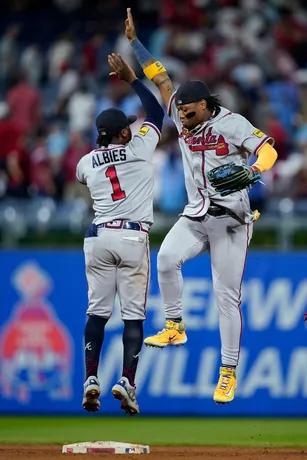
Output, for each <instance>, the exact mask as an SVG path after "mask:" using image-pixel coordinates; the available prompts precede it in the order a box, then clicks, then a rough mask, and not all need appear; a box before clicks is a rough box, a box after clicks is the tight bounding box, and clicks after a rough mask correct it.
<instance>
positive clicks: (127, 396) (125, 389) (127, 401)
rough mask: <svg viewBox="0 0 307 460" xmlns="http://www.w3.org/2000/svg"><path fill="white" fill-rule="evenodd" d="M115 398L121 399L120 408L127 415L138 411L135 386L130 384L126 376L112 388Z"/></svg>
mask: <svg viewBox="0 0 307 460" xmlns="http://www.w3.org/2000/svg"><path fill="white" fill-rule="evenodd" d="M112 394H113V396H114V398H115V399H119V400H120V401H121V403H122V404H121V406H120V408H121V409H122V410H123V411H124V412H126V413H127V414H129V415H137V414H139V413H140V409H139V405H138V403H137V400H136V396H135V387H133V386H131V385H130V383H129V380H128V379H127V377H122V378H121V379H120V380H119V381H118V382H117V383H116V385H114V387H113V388H112Z"/></svg>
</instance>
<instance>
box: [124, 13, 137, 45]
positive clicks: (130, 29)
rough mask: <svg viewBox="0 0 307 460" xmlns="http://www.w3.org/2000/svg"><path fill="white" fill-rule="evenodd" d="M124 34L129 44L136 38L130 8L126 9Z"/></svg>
mask: <svg viewBox="0 0 307 460" xmlns="http://www.w3.org/2000/svg"><path fill="white" fill-rule="evenodd" d="M125 27H126V28H125V34H126V37H127V38H128V40H129V41H130V42H131V41H132V40H134V39H135V38H136V31H135V27H134V22H133V17H132V13H131V8H127V19H126V21H125Z"/></svg>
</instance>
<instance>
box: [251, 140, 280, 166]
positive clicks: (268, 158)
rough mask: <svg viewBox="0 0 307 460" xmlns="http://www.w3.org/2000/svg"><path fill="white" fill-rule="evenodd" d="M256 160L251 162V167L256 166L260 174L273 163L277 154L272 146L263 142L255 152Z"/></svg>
mask: <svg viewBox="0 0 307 460" xmlns="http://www.w3.org/2000/svg"><path fill="white" fill-rule="evenodd" d="M256 155H257V160H256V161H255V163H254V164H252V168H256V169H257V170H258V171H259V172H260V174H262V173H264V172H266V171H269V170H270V169H271V168H272V167H273V166H274V164H275V162H276V160H277V157H278V154H277V151H276V150H275V149H274V147H273V146H272V145H271V144H269V142H265V144H263V145H262V146H261V147H260V148H259V150H258V151H257V152H256Z"/></svg>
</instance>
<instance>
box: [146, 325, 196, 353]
mask: <svg viewBox="0 0 307 460" xmlns="http://www.w3.org/2000/svg"><path fill="white" fill-rule="evenodd" d="M187 340H188V338H187V335H186V333H185V325H184V322H183V321H180V323H175V322H174V321H170V320H167V321H166V323H165V328H164V329H162V331H160V332H158V333H157V334H156V335H152V336H151V337H147V339H145V340H144V344H145V345H146V346H147V347H156V348H164V347H167V346H169V345H170V346H176V347H180V346H181V345H184V344H185V343H186V342H187Z"/></svg>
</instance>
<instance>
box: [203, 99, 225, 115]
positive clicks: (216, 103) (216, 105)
mask: <svg viewBox="0 0 307 460" xmlns="http://www.w3.org/2000/svg"><path fill="white" fill-rule="evenodd" d="M206 102H207V109H208V110H209V112H214V111H220V108H221V105H222V102H221V100H220V98H219V97H218V96H209V97H208V98H207V99H206Z"/></svg>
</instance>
